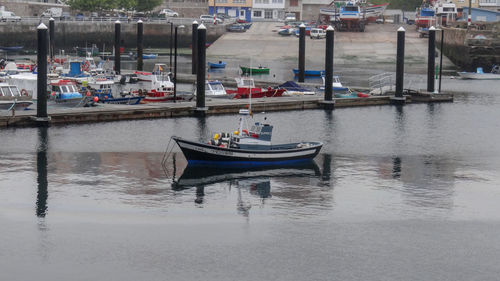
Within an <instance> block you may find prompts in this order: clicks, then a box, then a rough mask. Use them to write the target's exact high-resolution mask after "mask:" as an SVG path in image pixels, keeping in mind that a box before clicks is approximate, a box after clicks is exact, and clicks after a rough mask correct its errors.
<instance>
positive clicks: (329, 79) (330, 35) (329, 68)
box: [325, 26, 335, 109]
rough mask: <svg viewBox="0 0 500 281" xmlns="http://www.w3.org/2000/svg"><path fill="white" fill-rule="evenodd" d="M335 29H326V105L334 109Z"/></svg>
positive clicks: (330, 27)
mask: <svg viewBox="0 0 500 281" xmlns="http://www.w3.org/2000/svg"><path fill="white" fill-rule="evenodd" d="M334 36H335V30H334V29H333V27H332V26H329V27H328V28H327V29H326V48H325V49H326V50H325V107H327V109H328V108H329V109H333V100H332V98H333V89H332V84H333V48H334Z"/></svg>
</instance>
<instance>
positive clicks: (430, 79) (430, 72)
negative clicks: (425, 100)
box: [427, 26, 436, 93]
mask: <svg viewBox="0 0 500 281" xmlns="http://www.w3.org/2000/svg"><path fill="white" fill-rule="evenodd" d="M427 54H428V58H427V92H429V93H432V92H434V75H435V74H436V73H435V67H436V28H434V26H431V28H429V50H428V53H427Z"/></svg>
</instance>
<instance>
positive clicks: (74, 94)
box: [50, 80, 83, 99]
mask: <svg viewBox="0 0 500 281" xmlns="http://www.w3.org/2000/svg"><path fill="white" fill-rule="evenodd" d="M50 92H51V96H53V97H54V98H56V99H75V98H82V97H83V96H82V94H80V92H79V91H78V87H77V86H76V82H74V81H71V80H59V81H57V82H53V83H50Z"/></svg>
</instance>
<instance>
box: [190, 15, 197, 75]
mask: <svg viewBox="0 0 500 281" xmlns="http://www.w3.org/2000/svg"><path fill="white" fill-rule="evenodd" d="M192 28H193V29H192V34H191V36H192V37H191V74H196V62H197V61H198V56H197V52H198V22H197V21H193V26H192Z"/></svg>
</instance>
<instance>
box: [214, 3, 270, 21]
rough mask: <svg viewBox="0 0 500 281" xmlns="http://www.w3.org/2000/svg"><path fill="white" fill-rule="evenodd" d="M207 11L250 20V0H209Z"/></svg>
mask: <svg viewBox="0 0 500 281" xmlns="http://www.w3.org/2000/svg"><path fill="white" fill-rule="evenodd" d="M271 1H272V0H271ZM208 13H209V14H210V15H213V14H215V13H217V14H226V15H228V16H231V17H236V18H238V19H240V20H246V21H252V0H209V1H208Z"/></svg>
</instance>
